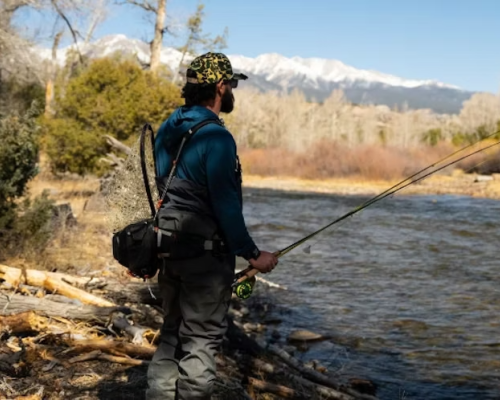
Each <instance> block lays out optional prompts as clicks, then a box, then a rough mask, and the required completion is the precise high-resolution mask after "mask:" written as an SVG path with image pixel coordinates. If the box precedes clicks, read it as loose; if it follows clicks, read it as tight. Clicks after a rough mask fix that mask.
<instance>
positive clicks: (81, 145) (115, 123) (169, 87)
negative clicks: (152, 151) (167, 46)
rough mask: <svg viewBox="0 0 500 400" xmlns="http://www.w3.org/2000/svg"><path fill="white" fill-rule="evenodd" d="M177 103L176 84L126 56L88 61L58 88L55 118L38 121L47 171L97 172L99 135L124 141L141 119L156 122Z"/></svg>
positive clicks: (100, 147)
mask: <svg viewBox="0 0 500 400" xmlns="http://www.w3.org/2000/svg"><path fill="white" fill-rule="evenodd" d="M61 87H62V84H61V85H59V88H61ZM180 104H182V102H181V97H180V90H179V88H178V87H177V86H175V85H174V84H172V83H171V82H169V81H168V80H166V79H165V78H162V77H161V76H158V75H155V74H154V73H152V72H150V71H144V70H142V69H141V68H140V66H139V65H137V64H136V63H134V62H132V61H130V60H119V59H116V58H104V59H98V60H95V61H93V62H92V63H91V64H90V65H89V67H88V68H86V69H84V70H83V71H81V72H79V74H77V75H76V76H73V77H72V78H70V80H69V82H68V84H67V85H66V86H65V87H64V91H62V90H60V89H59V91H58V93H57V94H56V106H55V110H56V115H55V120H53V121H51V120H44V121H43V124H44V127H45V128H46V131H47V140H46V145H47V154H48V155H49V157H50V162H51V165H52V169H53V170H54V171H69V172H76V173H79V174H82V175H83V174H84V173H87V172H92V173H93V172H99V170H100V169H101V168H102V166H100V165H99V164H98V163H97V160H98V159H99V158H100V157H101V156H102V155H103V154H105V153H106V150H107V149H106V145H105V143H104V141H103V140H102V137H103V135H104V134H108V135H111V136H113V137H115V138H117V139H118V140H120V141H123V142H125V143H128V144H130V143H132V142H133V141H134V139H136V138H137V136H138V133H139V131H140V128H141V127H142V125H143V124H144V123H146V122H148V123H150V124H152V125H153V126H159V124H160V123H161V122H163V120H165V119H166V118H167V117H168V116H169V115H170V114H171V113H172V112H173V110H174V109H175V108H176V107H178V106H179V105H180Z"/></svg>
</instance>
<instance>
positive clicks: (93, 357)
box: [68, 350, 149, 365]
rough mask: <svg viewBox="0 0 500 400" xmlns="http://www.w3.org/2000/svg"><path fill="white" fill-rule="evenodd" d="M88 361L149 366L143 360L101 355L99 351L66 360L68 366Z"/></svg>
mask: <svg viewBox="0 0 500 400" xmlns="http://www.w3.org/2000/svg"><path fill="white" fill-rule="evenodd" d="M90 360H103V361H109V362H113V363H117V364H125V365H147V364H149V361H145V360H137V359H135V358H129V357H119V356H112V355H110V354H106V353H103V352H102V351H100V350H94V351H91V352H90V353H86V354H82V355H80V356H76V357H73V358H71V359H69V360H68V362H69V363H70V364H74V363H77V362H82V361H90Z"/></svg>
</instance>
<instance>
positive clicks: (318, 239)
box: [308, 142, 498, 253]
mask: <svg viewBox="0 0 500 400" xmlns="http://www.w3.org/2000/svg"><path fill="white" fill-rule="evenodd" d="M478 143H480V142H477V143H475V144H478ZM468 147H469V146H468ZM466 148H467V147H464V148H463V149H461V150H465V149H466ZM486 149H487V148H485V149H484V150H486ZM482 150H483V149H481V151H482ZM455 154H456V152H455ZM471 155H473V153H472V154H469V155H468V156H471ZM497 155H498V154H490V155H488V156H486V158H485V159H484V160H482V161H481V162H479V163H477V164H474V165H472V166H471V167H469V168H466V169H464V172H465V173H468V172H470V171H472V170H473V169H474V168H477V167H479V166H481V165H483V164H485V163H487V162H488V161H490V160H491V159H492V158H493V157H495V156H497ZM468 156H467V157H468ZM448 158H449V157H448ZM443 160H444V159H443ZM441 161H442V160H441ZM458 161H460V160H456V162H458ZM439 163H440V162H436V163H435V164H434V165H437V164H439ZM448 165H449V164H448ZM445 167H446V166H445ZM428 169H429V168H428V167H427V168H425V169H423V170H422V171H425V170H428ZM422 171H419V172H418V173H417V174H416V175H418V174H419V173H421V172H422ZM437 171H439V170H438V169H436V170H435V171H433V172H432V173H434V172H437ZM427 176H428V175H427ZM423 178H424V177H423ZM406 180H408V178H406ZM406 180H405V181H406ZM401 182H404V181H401ZM401 182H399V184H400V183H401ZM415 182H416V181H415ZM399 184H398V185H399ZM396 186H397V185H395V186H394V187H396ZM401 189H403V188H401ZM386 192H387V191H385V192H383V193H386ZM394 193H395V191H394V192H392V193H391V194H390V195H389V196H392V195H393V194H394ZM378 196H380V195H378ZM374 198H375V197H374ZM370 200H373V199H370ZM370 200H369V201H370ZM366 203H368V201H367V202H365V203H364V204H366ZM372 204H373V203H372ZM360 214H361V212H360ZM351 217H354V215H353V216H351ZM346 221H348V220H347V219H345V220H343V221H341V222H340V223H339V224H338V225H336V227H337V228H339V227H342V226H343V224H344V223H345V222H346ZM330 228H333V226H332V227H330ZM325 231H326V230H325ZM326 239H327V238H321V237H318V238H317V239H316V240H313V241H312V243H311V244H310V245H309V246H308V247H309V248H311V247H312V246H314V245H316V244H318V243H320V242H323V241H325V240H326ZM308 253H310V250H309V251H308Z"/></svg>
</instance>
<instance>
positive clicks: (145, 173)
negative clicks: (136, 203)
mask: <svg viewBox="0 0 500 400" xmlns="http://www.w3.org/2000/svg"><path fill="white" fill-rule="evenodd" d="M148 133H149V137H150V141H151V147H152V149H153V165H154V170H155V173H156V155H155V136H154V132H153V128H152V127H151V125H149V124H144V126H143V127H142V132H141V138H140V145H139V152H140V158H141V171H142V179H143V181H144V186H145V188H146V195H147V197H148V203H149V208H150V209H151V215H152V216H153V217H154V215H155V204H154V202H153V196H152V195H151V189H150V187H149V179H148V170H147V167H146V153H145V141H146V134H148Z"/></svg>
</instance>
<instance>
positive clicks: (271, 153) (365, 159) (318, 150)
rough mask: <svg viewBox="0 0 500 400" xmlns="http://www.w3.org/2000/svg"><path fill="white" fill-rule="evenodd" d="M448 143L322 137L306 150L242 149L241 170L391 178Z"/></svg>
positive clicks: (434, 156)
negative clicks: (412, 144)
mask: <svg viewBox="0 0 500 400" xmlns="http://www.w3.org/2000/svg"><path fill="white" fill-rule="evenodd" d="M451 151H452V150H451V148H450V147H449V146H446V145H443V146H437V147H416V148H412V149H401V148H395V147H389V146H381V145H361V146H357V147H354V148H349V147H347V146H345V145H342V144H339V143H336V142H332V141H327V140H322V141H320V142H318V143H317V144H315V145H314V146H312V147H311V149H310V150H309V151H306V152H290V151H286V150H283V149H278V148H274V149H257V150H254V149H246V150H243V151H242V152H241V159H242V164H243V168H244V169H245V172H248V173H250V174H252V175H262V176H290V177H296V178H302V179H319V180H323V179H332V178H333V179H338V178H340V179H343V178H349V179H358V180H359V179H362V180H372V181H377V180H394V179H402V178H404V177H406V176H409V175H411V174H413V173H415V172H417V171H418V170H421V169H422V168H425V167H426V166H427V165H430V164H431V163H433V162H435V161H437V160H439V159H441V158H443V157H444V156H446V155H447V154H449V153H451Z"/></svg>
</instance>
